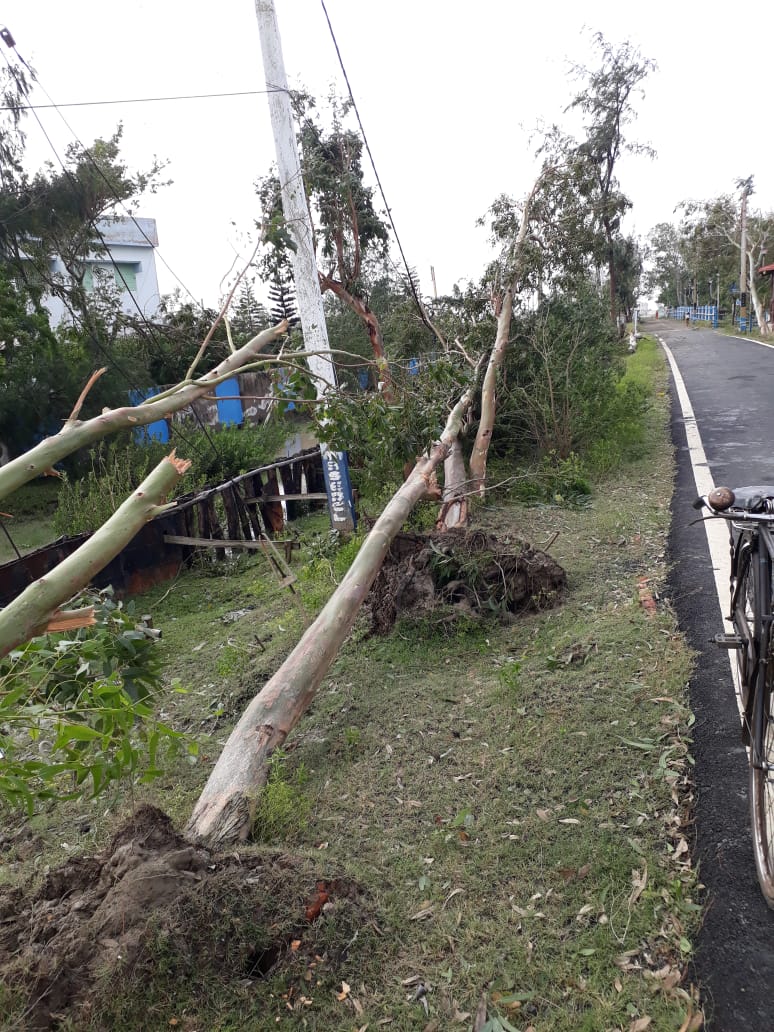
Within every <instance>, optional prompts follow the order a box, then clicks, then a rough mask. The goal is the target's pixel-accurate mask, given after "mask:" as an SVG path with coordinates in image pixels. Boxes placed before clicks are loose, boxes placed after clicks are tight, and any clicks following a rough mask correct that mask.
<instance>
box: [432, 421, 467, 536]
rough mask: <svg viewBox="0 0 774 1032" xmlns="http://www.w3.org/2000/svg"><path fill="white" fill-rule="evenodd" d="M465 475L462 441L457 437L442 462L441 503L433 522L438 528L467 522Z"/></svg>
mask: <svg viewBox="0 0 774 1032" xmlns="http://www.w3.org/2000/svg"><path fill="white" fill-rule="evenodd" d="M467 476H468V475H467V471H466V469H465V456H464V455H463V454H462V442H461V441H460V439H459V437H457V438H455V439H454V441H452V446H451V449H450V451H449V454H448V455H447V456H446V458H445V460H444V463H443V504H442V505H441V510H440V512H439V513H438V519H437V520H436V524H435V525H436V527H437V528H438V530H449V529H451V528H452V527H464V526H465V524H466V523H467V522H468V499H467V491H468V479H467Z"/></svg>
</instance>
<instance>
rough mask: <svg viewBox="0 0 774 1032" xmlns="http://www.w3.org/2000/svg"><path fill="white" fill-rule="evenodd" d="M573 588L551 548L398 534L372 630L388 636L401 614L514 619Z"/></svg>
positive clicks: (463, 536) (481, 537)
mask: <svg viewBox="0 0 774 1032" xmlns="http://www.w3.org/2000/svg"><path fill="white" fill-rule="evenodd" d="M566 587H567V574H566V573H565V571H564V570H563V569H562V567H561V566H560V565H559V564H558V563H557V562H556V561H555V560H554V559H552V558H551V556H550V555H549V554H548V553H547V552H543V551H541V550H540V549H537V548H533V547H532V546H531V545H530V544H528V543H527V542H526V541H521V540H515V541H514V540H511V539H508V538H505V539H503V540H502V541H500V540H498V539H497V538H496V537H495V536H494V535H493V534H488V533H486V532H485V531H484V530H480V529H468V528H458V529H454V530H447V531H443V532H441V531H436V532H433V533H430V534H412V533H405V534H398V536H397V537H396V538H395V540H394V541H393V542H392V545H391V547H390V551H389V552H388V554H387V558H386V559H385V561H384V564H383V566H382V568H381V570H380V571H379V575H378V576H377V578H376V580H375V581H374V583H373V586H372V588H371V592H370V594H369V596H368V600H367V604H368V607H369V610H370V614H371V627H372V631H373V633H375V634H387V633H388V632H389V631H390V630H391V629H392V627H393V625H394V623H395V621H396V619H397V618H398V617H399V616H422V615H424V616H427V615H429V614H432V613H434V612H435V613H437V614H438V615H439V616H440V617H442V618H443V619H448V618H449V617H450V616H454V615H459V616H466V617H469V618H480V617H481V616H484V615H487V616H496V617H499V618H501V619H513V618H515V617H517V616H518V615H519V614H521V613H524V612H528V611H530V610H532V611H534V610H539V609H550V608H552V607H553V606H555V605H556V604H557V603H558V602H559V601H560V600H561V598H562V596H563V594H564V591H565V589H566Z"/></svg>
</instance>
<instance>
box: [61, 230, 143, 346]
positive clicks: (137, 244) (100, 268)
mask: <svg viewBox="0 0 774 1032" xmlns="http://www.w3.org/2000/svg"><path fill="white" fill-rule="evenodd" d="M97 228H98V229H99V232H100V234H101V235H102V238H103V240H104V241H105V246H106V247H107V249H108V252H109V254H95V255H94V256H93V257H89V258H88V259H87V260H86V263H85V264H86V274H85V276H84V286H85V287H86V289H87V290H89V291H90V290H92V289H93V288H94V286H95V285H96V284H98V283H99V282H107V283H109V284H114V285H115V287H116V288H117V290H118V292H119V296H120V300H121V308H122V309H123V310H124V312H126V314H127V315H134V316H136V317H137V318H140V317H141V314H142V315H143V316H145V318H147V319H151V318H153V316H155V314H156V312H157V310H158V307H159V281H158V277H157V275H156V255H155V250H154V249H155V248H156V247H158V245H159V238H158V233H157V231H156V220H155V219H138V218H134V219H132V218H123V217H122V218H115V219H105V220H101V221H99V222H98V223H97ZM50 262H51V267H50V271H51V272H52V273H53V274H55V275H59V276H61V277H62V278H65V277H66V276H67V273H66V270H65V267H64V265H63V263H62V261H61V259H60V258H56V257H53V258H51V259H50ZM43 303H44V305H45V306H46V309H47V310H48V312H49V315H50V316H51V323H52V325H54V326H57V325H58V324H59V323H60V322H62V321H65V322H66V321H68V320H69V315H68V312H67V309H66V308H65V306H64V304H63V303H62V301H61V300H60V299H59V298H57V297H51V296H48V295H47V296H46V297H44V299H43Z"/></svg>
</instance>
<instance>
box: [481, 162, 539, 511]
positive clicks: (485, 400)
mask: <svg viewBox="0 0 774 1032" xmlns="http://www.w3.org/2000/svg"><path fill="white" fill-rule="evenodd" d="M553 173H554V169H553V168H550V167H549V168H545V169H543V171H542V172H541V173H540V175H539V176H538V178H537V179H536V180H535V183H534V185H533V187H532V189H531V190H530V193H529V196H528V197H527V199H526V201H525V202H524V211H523V212H522V214H521V225H520V226H519V232H518V234H517V236H516V240H515V241H514V245H513V266H512V270H513V271H512V272H511V277H510V280H511V281H510V284H509V286H508V287H507V288H506V290H505V294H504V295H503V298H502V302H501V305H500V311H499V312H498V314H497V333H496V336H495V343H494V347H493V348H492V352H491V354H490V355H489V364H488V365H487V369H486V374H485V375H484V384H483V386H482V388H481V418H480V420H479V423H478V433H477V434H476V440H475V442H474V444H473V451H472V453H471V456H470V485H471V490H472V491H475V492H476V493H478V494H479V495H481V496H483V495H484V493H485V491H486V459H487V455H488V453H489V444H490V442H491V440H492V430H493V429H494V421H495V413H496V409H497V398H496V388H497V373H498V372H499V370H500V367H501V366H502V364H503V362H504V360H505V352H506V349H507V347H508V338H509V336H510V332H511V316H512V315H513V295H514V293H515V292H516V290H517V288H518V286H519V280H520V277H521V261H522V251H523V248H524V241H525V240H526V239H527V231H528V229H529V216H530V209H531V207H532V202H533V201H534V199H535V195H536V194H537V192H538V189H539V188H540V186H541V185H542V183H543V181H544V179H545V178H546V177H547V176H550V175H553Z"/></svg>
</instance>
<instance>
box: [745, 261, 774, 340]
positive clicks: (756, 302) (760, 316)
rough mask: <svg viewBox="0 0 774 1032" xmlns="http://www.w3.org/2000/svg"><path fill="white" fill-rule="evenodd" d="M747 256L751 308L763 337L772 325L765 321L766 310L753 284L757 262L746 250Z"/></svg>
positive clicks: (770, 330) (769, 331) (768, 332)
mask: <svg viewBox="0 0 774 1032" xmlns="http://www.w3.org/2000/svg"><path fill="white" fill-rule="evenodd" d="M747 258H748V262H749V267H750V270H749V276H750V300H751V301H752V304H753V308H754V309H755V318H756V319H757V320H758V329H759V330H760V332H761V335H762V336H763V337H768V336H769V335H770V334H771V333H772V331H773V330H774V327H772V326H771V324H770V323H768V322H767V321H766V312H765V310H764V308H763V304H762V302H761V296H760V294H759V293H758V288H757V287H756V286H755V272H756V269H755V267H756V265H757V264H758V263H757V262H756V261H755V256H754V255H753V253H752V251H748V252H747Z"/></svg>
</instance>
